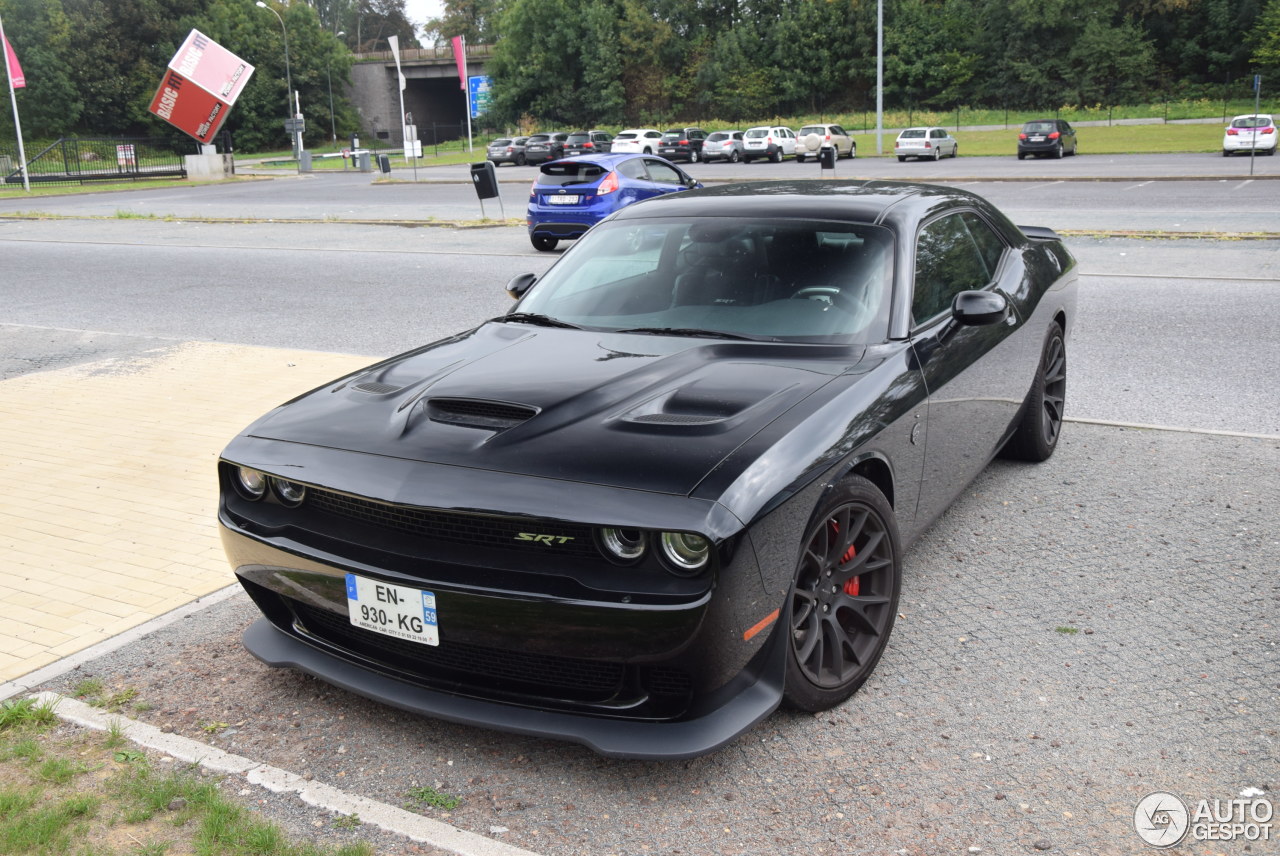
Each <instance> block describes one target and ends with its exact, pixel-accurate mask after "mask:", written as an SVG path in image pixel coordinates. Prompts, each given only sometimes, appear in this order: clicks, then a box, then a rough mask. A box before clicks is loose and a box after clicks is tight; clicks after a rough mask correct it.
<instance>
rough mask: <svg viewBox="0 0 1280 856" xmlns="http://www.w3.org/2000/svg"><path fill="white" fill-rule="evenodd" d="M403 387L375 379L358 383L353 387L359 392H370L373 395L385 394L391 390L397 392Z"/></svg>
mask: <svg viewBox="0 0 1280 856" xmlns="http://www.w3.org/2000/svg"><path fill="white" fill-rule="evenodd" d="M402 388H403V387H399V386H393V385H391V384H389V383H378V382H377V381H376V380H367V381H365V382H364V383H358V384H356V385H355V387H354V389H358V390H360V391H361V392H368V393H372V394H373V395H386V394H388V393H391V392H399V391H400V390H401V389H402Z"/></svg>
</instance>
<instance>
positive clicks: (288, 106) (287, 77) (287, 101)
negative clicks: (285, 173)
mask: <svg viewBox="0 0 1280 856" xmlns="http://www.w3.org/2000/svg"><path fill="white" fill-rule="evenodd" d="M254 5H255V6H258V7H259V8H262V9H266V10H267V11H268V12H270V13H271V14H272V15H275V16H276V20H277V21H279V22H280V32H281V34H282V35H283V37H284V86H285V93H284V107H285V111H284V115H285V118H286V119H293V118H294V116H293V75H292V74H290V72H289V30H288V28H287V27H285V25H284V18H281V17H280V13H279V12H277V11H276V10H275V9H272V8H271V7H270V6H268V5H267V4H266V3H264V2H262V0H258V2H257V3H255V4H254ZM290 127H295V126H294V125H293V123H292V122H291V123H290ZM289 139H290V140H291V141H292V145H293V156H294V157H295V158H298V157H301V150H302V141H301V140H300V139H299V134H298V132H297V131H296V130H294V131H290V132H289Z"/></svg>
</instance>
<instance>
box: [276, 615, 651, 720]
mask: <svg viewBox="0 0 1280 856" xmlns="http://www.w3.org/2000/svg"><path fill="white" fill-rule="evenodd" d="M289 604H290V606H291V607H292V608H293V612H294V614H295V615H296V616H297V617H298V620H299V621H300V622H301V624H302V626H303V628H304V629H305V630H306V632H307V633H310V634H311V635H313V636H315V637H317V638H319V639H322V640H324V641H325V642H328V643H329V644H331V645H335V646H337V647H338V648H341V649H343V650H346V651H351V652H353V653H355V654H358V655H360V656H362V657H367V658H369V659H372V660H375V661H378V662H380V663H385V664H386V665H388V666H391V667H392V668H394V669H397V670H399V671H402V672H406V673H408V674H411V675H415V676H419V677H421V678H423V679H426V680H427V681H428V682H431V681H434V682H440V681H448V682H457V683H459V684H462V685H464V686H470V687H477V688H490V689H498V690H501V691H504V692H525V693H536V694H537V695H546V696H551V697H556V698H565V699H572V700H574V701H582V702H591V701H595V702H600V701H605V700H608V699H610V698H613V697H614V696H615V695H617V694H618V693H619V692H620V691H621V690H622V688H623V683H624V678H625V672H626V667H625V666H623V665H622V664H621V663H606V662H600V661H597V660H578V659H571V658H568V657H553V656H546V655H540V654H528V653H524V652H520V651H510V650H500V649H495V648H485V647H481V646H478V645H464V644H459V643H456V642H446V643H444V644H442V645H440V646H432V645H420V644H417V643H415V642H407V641H405V640H403V639H396V638H394V637H392V636H384V635H382V634H381V633H373V632H371V631H368V630H364V629H363V628H360V627H355V626H353V625H352V624H351V623H350V622H348V621H346V620H345V619H344V618H343V617H342V616H341V615H338V614H336V613H333V612H329V611H328V610H325V609H318V608H316V607H312V606H308V605H306V604H304V603H301V602H299V601H295V600H290V601H289Z"/></svg>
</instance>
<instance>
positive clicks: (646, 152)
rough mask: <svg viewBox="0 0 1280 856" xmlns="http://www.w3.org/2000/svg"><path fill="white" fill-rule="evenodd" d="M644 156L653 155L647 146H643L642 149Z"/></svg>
mask: <svg viewBox="0 0 1280 856" xmlns="http://www.w3.org/2000/svg"><path fill="white" fill-rule="evenodd" d="M644 154H646V155H651V154H653V149H651V148H649V147H648V146H645V147H644Z"/></svg>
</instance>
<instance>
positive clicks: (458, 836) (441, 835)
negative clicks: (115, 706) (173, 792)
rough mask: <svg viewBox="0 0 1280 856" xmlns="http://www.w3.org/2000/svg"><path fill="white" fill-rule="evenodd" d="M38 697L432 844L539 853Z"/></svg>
mask: <svg viewBox="0 0 1280 856" xmlns="http://www.w3.org/2000/svg"><path fill="white" fill-rule="evenodd" d="M34 698H35V699H36V701H37V703H39V704H47V705H51V706H52V707H53V708H54V712H55V713H57V715H58V717H59V718H61V719H63V720H66V721H67V722H71V723H74V724H76V725H79V726H82V727H85V728H92V729H94V730H97V731H106V730H108V729H110V728H113V727H114V728H118V729H119V730H120V733H121V734H123V735H124V736H125V737H128V738H129V739H130V740H131V741H133V742H134V743H136V744H137V745H139V746H142V747H143V748H146V749H152V750H155V751H157V752H163V753H165V754H167V755H170V756H172V757H174V758H177V759H178V760H179V761H184V762H187V763H189V764H199V765H200V766H201V767H203V768H205V769H207V770H212V771H213V772H217V773H228V774H233V775H237V776H243V777H244V778H245V781H247V782H248V783H249V784H252V785H258V786H259V787H263V788H266V789H267V790H269V791H271V792H273V793H277V794H280V793H294V794H296V795H297V796H298V798H299V799H301V800H302V801H303V802H304V803H306V804H308V805H312V806H315V807H316V808H320V809H324V810H325V811H332V812H335V813H338V814H344V815H359V816H360V821H361V823H369V824H373V825H374V826H377V827H378V828H380V829H384V830H386V831H388V832H392V833H395V834H397V835H401V836H404V837H405V838H407V839H409V840H410V841H417V842H422V843H425V844H429V845H430V846H432V847H435V848H437V849H440V850H445V851H448V852H449V853H454V854H457V856H539V855H538V854H537V853H534V852H533V851H532V850H525V849H523V848H520V847H515V846H513V845H510V844H504V843H502V842H501V841H494V840H493V839H491V838H485V837H484V836H483V835H477V834H476V833H474V832H466V831H465V830H461V829H458V828H456V827H453V826H450V825H449V824H447V823H442V822H441V821H438V820H432V819H431V818H429V817H423V816H422V815H418V814H414V813H412V812H409V811H405V810H404V809H401V808H396V807H395V806H393V805H387V804H386V803H383V802H378V801H377V800H371V799H368V798H366V797H359V796H355V795H353V794H349V793H347V792H346V791H342V790H339V789H338V788H335V787H332V786H331V785H326V784H322V783H320V782H315V781H308V780H307V779H304V778H303V777H302V776H299V775H298V774H296V773H290V772H289V771H287V770H282V769H280V768H279V767H272V766H270V765H269V764H260V763H258V762H256V761H252V760H250V759H249V758H245V757H243V756H241V755H234V754H232V753H230V752H225V751H223V750H222V749H219V748H217V747H216V746H210V745H208V744H207V743H201V742H200V741H198V740H192V739H191V738H189V737H183V736H181V735H179V734H166V733H164V732H162V731H161V730H160V729H158V728H156V727H155V726H154V725H148V724H147V723H145V722H138V721H137V720H134V719H129V718H128V717H124V716H119V715H116V714H112V713H107V712H106V711H103V710H99V709H98V708H95V707H90V706H89V705H87V704H85V703H84V702H80V701H76V700H75V699H71V698H66V697H64V696H60V695H58V694H57V693H51V692H44V693H40V694H39V695H36V696H34Z"/></svg>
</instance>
